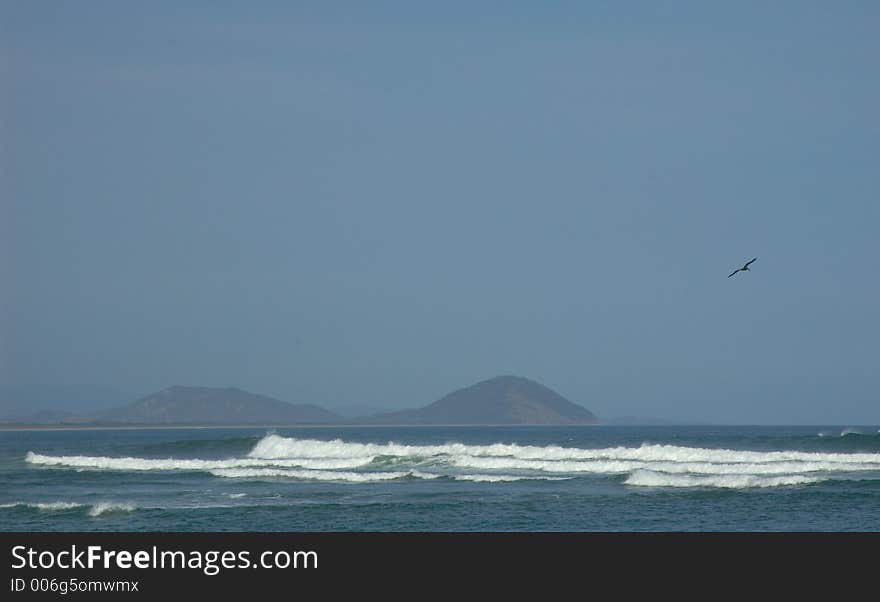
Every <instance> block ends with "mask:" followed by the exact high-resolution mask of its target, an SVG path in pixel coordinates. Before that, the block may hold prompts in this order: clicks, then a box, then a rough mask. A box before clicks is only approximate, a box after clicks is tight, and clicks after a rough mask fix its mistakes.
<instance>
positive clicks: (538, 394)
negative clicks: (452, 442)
mask: <svg viewBox="0 0 880 602" xmlns="http://www.w3.org/2000/svg"><path fill="white" fill-rule="evenodd" d="M362 422H365V423H369V424H596V423H598V419H597V418H596V416H595V415H594V414H593V413H592V412H590V411H589V410H587V409H586V408H584V407H583V406H580V405H578V404H576V403H573V402H571V401H569V400H567V399H565V398H564V397H562V396H561V395H559V394H558V393H556V392H555V391H552V390H551V389H549V388H547V387H545V386H544V385H542V384H540V383H537V382H535V381H533V380H529V379H528V378H523V377H521V376H496V377H495V378H491V379H489V380H485V381H482V382H479V383H477V384H475V385H471V386H470V387H465V388H464V389H459V390H457V391H453V392H452V393H450V394H448V395H446V396H445V397H443V398H442V399H438V400H437V401H435V402H434V403H432V404H430V405H428V406H425V407H423V408H420V409H416V410H403V411H400V412H390V413H386V414H377V415H374V416H370V417H368V418H365V419H364V420H363V421H362Z"/></svg>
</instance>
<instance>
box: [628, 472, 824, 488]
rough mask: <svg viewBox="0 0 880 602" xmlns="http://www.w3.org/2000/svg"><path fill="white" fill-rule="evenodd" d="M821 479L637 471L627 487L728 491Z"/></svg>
mask: <svg viewBox="0 0 880 602" xmlns="http://www.w3.org/2000/svg"><path fill="white" fill-rule="evenodd" d="M822 480H823V479H821V478H819V477H809V476H804V475H787V476H774V477H767V476H758V475H748V474H739V475H683V474H668V473H662V472H655V471H652V470H636V471H634V472H633V473H632V474H631V475H630V476H629V477H627V479H626V481H624V483H625V484H627V485H634V486H639V487H721V488H728V489H746V488H753V487H783V486H794V485H808V484H811V483H818V482H821V481H822Z"/></svg>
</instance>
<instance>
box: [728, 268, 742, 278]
mask: <svg viewBox="0 0 880 602" xmlns="http://www.w3.org/2000/svg"><path fill="white" fill-rule="evenodd" d="M741 271H742V270H733V271H732V272H731V273H730V276H733V275H734V274H736V273H737V272H741ZM730 276H728V278H730Z"/></svg>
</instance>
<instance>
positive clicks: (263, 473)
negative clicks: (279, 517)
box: [210, 468, 413, 483]
mask: <svg viewBox="0 0 880 602" xmlns="http://www.w3.org/2000/svg"><path fill="white" fill-rule="evenodd" d="M210 473H211V474H213V475H214V476H217V477H224V478H239V479H242V478H245V479H248V478H249V479H253V478H273V477H281V478H287V479H297V480H310V481H348V482H353V483H368V482H372V481H390V480H393V479H402V478H404V477H408V476H413V475H412V473H411V472H347V471H333V470H296V469H285V468H221V469H217V470H211V471H210Z"/></svg>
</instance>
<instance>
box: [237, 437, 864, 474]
mask: <svg viewBox="0 0 880 602" xmlns="http://www.w3.org/2000/svg"><path fill="white" fill-rule="evenodd" d="M248 456H249V457H251V458H262V459H272V460H278V459H285V458H300V459H301V458H337V459H341V458H357V457H360V458H364V457H372V458H375V457H377V456H398V457H419V458H424V457H434V456H447V457H454V456H472V457H487V458H492V457H497V458H517V459H522V460H553V461H561V460H640V461H646V462H660V461H668V462H713V463H728V464H729V463H740V462H749V463H756V462H781V461H796V462H798V461H800V462H816V461H821V462H832V463H838V464H853V463H856V464H858V463H871V464H877V465H878V467H880V454H870V453H821V452H800V451H741V450H731V449H713V448H703V447H684V446H678V445H654V444H643V445H641V446H637V447H621V446H619V447H607V448H595V449H593V448H579V447H562V446H558V445H548V446H543V447H541V446H533V445H517V444H512V443H510V444H509V443H493V444H491V445H467V444H463V443H447V444H444V445H401V444H397V443H393V442H390V443H385V444H376V443H349V442H345V441H342V440H340V439H335V440H333V441H320V440H314V439H293V438H288V437H282V436H280V435H275V434H272V435H267V436H266V437H264V438H263V439H261V440H260V441H259V442H258V443H257V444H256V445H255V446H254V449H253V450H251V452H250V453H249V454H248Z"/></svg>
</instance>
